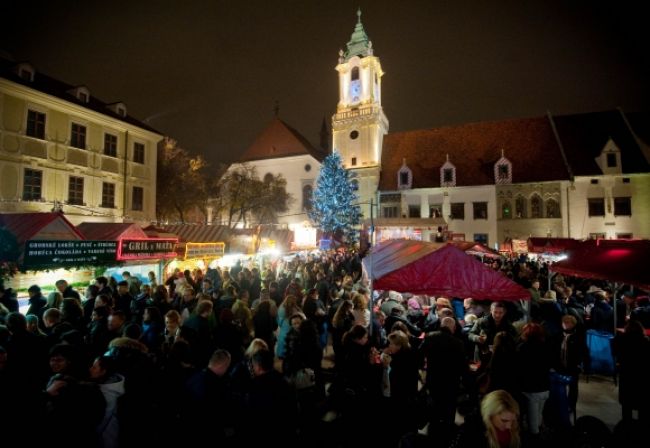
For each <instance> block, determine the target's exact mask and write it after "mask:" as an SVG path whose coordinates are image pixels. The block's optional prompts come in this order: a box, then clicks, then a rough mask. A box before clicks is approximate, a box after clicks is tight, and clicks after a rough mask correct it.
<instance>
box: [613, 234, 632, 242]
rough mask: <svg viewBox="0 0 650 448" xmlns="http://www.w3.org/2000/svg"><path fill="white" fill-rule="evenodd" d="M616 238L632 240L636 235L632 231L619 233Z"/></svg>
mask: <svg viewBox="0 0 650 448" xmlns="http://www.w3.org/2000/svg"><path fill="white" fill-rule="evenodd" d="M616 238H619V239H622V240H631V239H632V238H634V236H633V235H632V234H631V233H617V234H616Z"/></svg>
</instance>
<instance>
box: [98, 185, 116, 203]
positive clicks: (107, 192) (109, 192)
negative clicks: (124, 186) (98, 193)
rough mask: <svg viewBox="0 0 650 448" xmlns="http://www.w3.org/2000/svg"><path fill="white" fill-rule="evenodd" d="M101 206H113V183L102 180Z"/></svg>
mask: <svg viewBox="0 0 650 448" xmlns="http://www.w3.org/2000/svg"><path fill="white" fill-rule="evenodd" d="M101 206H102V207H104V208H115V184H111V183H108V182H104V183H103V184H102V205H101Z"/></svg>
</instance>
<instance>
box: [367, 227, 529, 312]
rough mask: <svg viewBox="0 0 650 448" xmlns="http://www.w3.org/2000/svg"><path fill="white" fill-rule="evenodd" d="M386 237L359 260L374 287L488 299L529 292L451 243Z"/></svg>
mask: <svg viewBox="0 0 650 448" xmlns="http://www.w3.org/2000/svg"><path fill="white" fill-rule="evenodd" d="M439 247H440V246H439V245H436V244H435V243H427V242H423V241H413V240H390V241H386V242H383V243H380V244H378V245H377V246H375V247H374V248H373V249H372V251H371V253H370V254H369V255H368V256H366V257H365V258H364V260H363V263H364V268H365V269H366V272H368V273H369V275H370V277H371V279H372V282H373V284H372V286H373V288H376V289H382V290H394V291H398V292H411V293H413V294H429V295H443V296H447V297H461V298H467V297H472V298H475V299H489V300H510V301H512V300H521V299H529V298H530V293H529V292H528V291H527V290H526V289H524V288H523V287H521V286H519V285H518V284H516V283H515V282H513V281H512V280H510V279H509V278H507V277H506V276H505V275H503V274H502V273H500V272H497V271H494V270H492V269H490V268H489V267H487V266H485V265H484V264H483V263H481V262H480V261H478V260H476V259H475V258H474V257H472V256H469V255H467V254H466V253H464V252H462V251H461V250H460V249H457V248H456V247H455V246H454V245H453V244H447V245H445V246H443V247H442V248H439Z"/></svg>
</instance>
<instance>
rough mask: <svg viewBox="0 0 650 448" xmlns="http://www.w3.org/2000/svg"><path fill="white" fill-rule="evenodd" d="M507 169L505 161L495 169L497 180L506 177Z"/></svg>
mask: <svg viewBox="0 0 650 448" xmlns="http://www.w3.org/2000/svg"><path fill="white" fill-rule="evenodd" d="M508 171H509V170H508V165H507V164H505V163H502V164H500V165H499V167H498V171H497V174H498V178H499V180H502V179H508Z"/></svg>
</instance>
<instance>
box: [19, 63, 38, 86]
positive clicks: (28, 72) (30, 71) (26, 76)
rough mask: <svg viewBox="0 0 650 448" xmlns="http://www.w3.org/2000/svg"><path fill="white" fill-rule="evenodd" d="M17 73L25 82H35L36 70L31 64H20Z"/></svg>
mask: <svg viewBox="0 0 650 448" xmlns="http://www.w3.org/2000/svg"><path fill="white" fill-rule="evenodd" d="M15 73H16V74H17V75H18V77H19V78H20V79H22V80H24V81H27V82H34V73H36V71H35V70H34V67H32V65H31V64H28V63H27V62H23V63H22V64H18V65H17V66H16V68H15Z"/></svg>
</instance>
